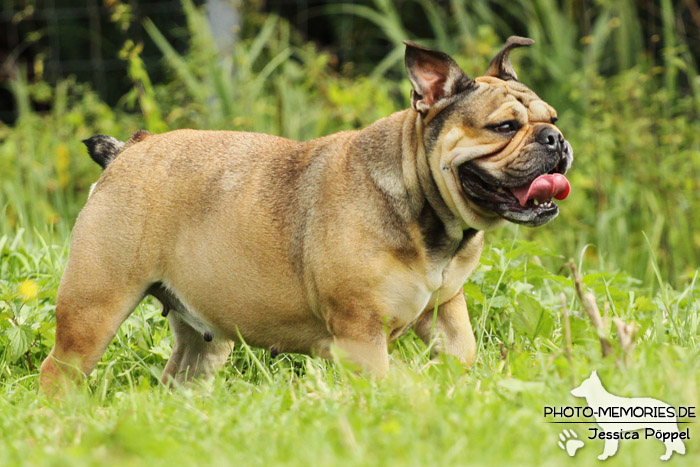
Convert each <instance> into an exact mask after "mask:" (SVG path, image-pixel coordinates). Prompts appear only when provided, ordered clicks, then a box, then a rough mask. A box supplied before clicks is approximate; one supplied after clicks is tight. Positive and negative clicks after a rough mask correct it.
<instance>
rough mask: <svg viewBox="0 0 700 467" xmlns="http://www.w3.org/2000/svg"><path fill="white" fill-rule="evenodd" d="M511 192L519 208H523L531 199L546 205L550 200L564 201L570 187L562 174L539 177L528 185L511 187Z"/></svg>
mask: <svg viewBox="0 0 700 467" xmlns="http://www.w3.org/2000/svg"><path fill="white" fill-rule="evenodd" d="M510 191H512V192H513V194H514V195H515V197H516V198H518V201H519V202H520V205H521V206H525V204H527V202H528V201H529V200H531V199H536V200H537V201H538V202H540V203H546V202H547V201H550V200H551V199H552V198H556V199H564V198H566V197H567V196H569V191H571V186H570V185H569V181H568V180H567V179H566V177H565V176H563V175H562V174H546V175H540V176H539V177H537V178H536V179H534V180H533V181H532V183H530V184H529V185H523V186H519V187H513V188H511V189H510Z"/></svg>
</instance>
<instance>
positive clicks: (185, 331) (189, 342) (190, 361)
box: [161, 310, 232, 384]
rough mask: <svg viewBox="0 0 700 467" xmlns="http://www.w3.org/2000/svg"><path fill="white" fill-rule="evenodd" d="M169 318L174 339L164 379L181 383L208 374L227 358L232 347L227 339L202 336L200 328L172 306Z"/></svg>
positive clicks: (213, 371)
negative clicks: (185, 319) (192, 324)
mask: <svg viewBox="0 0 700 467" xmlns="http://www.w3.org/2000/svg"><path fill="white" fill-rule="evenodd" d="M168 322H169V323H170V330H171V331H172V333H173V337H174V338H175V343H174V344H173V353H172V355H171V356H170V359H168V363H167V365H166V366H165V370H163V375H162V377H161V381H163V383H165V384H172V383H173V382H177V383H179V384H182V383H184V382H187V381H190V380H192V379H195V378H208V377H210V376H212V375H213V374H214V373H215V372H216V371H217V370H219V368H221V366H222V365H223V364H224V363H225V362H226V359H227V358H228V356H229V354H230V353H231V349H232V344H231V342H230V341H228V340H226V339H223V338H220V337H214V338H213V339H212V340H211V341H207V340H205V339H204V336H202V333H201V332H200V331H197V330H195V329H194V328H193V327H192V326H190V325H189V324H187V323H186V322H185V321H184V320H183V319H182V316H181V314H180V313H178V312H177V311H174V310H173V311H171V312H170V313H168Z"/></svg>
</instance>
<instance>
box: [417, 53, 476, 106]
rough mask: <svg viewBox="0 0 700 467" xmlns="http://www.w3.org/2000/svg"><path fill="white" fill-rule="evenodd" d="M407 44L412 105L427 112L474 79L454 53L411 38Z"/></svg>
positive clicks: (463, 88)
mask: <svg viewBox="0 0 700 467" xmlns="http://www.w3.org/2000/svg"><path fill="white" fill-rule="evenodd" d="M403 43H404V44H406V56H405V61H406V72H407V73H408V79H409V80H410V81H411V85H412V86H413V90H412V91H411V107H412V108H413V110H416V111H418V112H420V113H421V114H423V115H425V114H426V113H427V112H428V110H430V107H432V106H433V104H435V103H436V102H438V101H439V100H441V99H445V98H447V97H450V96H453V95H455V94H457V93H460V92H462V91H464V90H466V89H467V88H468V87H469V85H470V84H471V83H472V80H471V79H470V78H469V77H468V76H467V75H466V74H465V73H464V72H463V71H462V69H461V68H460V67H459V65H457V62H455V61H454V60H453V59H452V57H450V56H449V55H447V54H446V53H444V52H439V51H437V50H431V49H427V48H425V47H422V46H420V45H418V44H414V43H413V42H410V41H403Z"/></svg>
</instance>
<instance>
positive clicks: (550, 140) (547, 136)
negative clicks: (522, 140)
mask: <svg viewBox="0 0 700 467" xmlns="http://www.w3.org/2000/svg"><path fill="white" fill-rule="evenodd" d="M535 141H537V142H538V143H540V144H541V145H543V146H546V147H547V148H548V149H551V150H553V151H561V150H562V148H563V147H564V146H565V145H564V137H563V136H562V135H561V133H559V132H558V131H557V130H555V129H554V128H552V127H551V126H543V127H542V129H541V130H539V131H538V132H537V134H536V135H535Z"/></svg>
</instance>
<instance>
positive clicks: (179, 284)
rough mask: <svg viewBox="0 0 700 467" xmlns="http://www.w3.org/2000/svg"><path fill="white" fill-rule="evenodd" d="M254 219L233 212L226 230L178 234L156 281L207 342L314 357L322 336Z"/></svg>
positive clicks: (214, 227) (285, 264)
mask: <svg viewBox="0 0 700 467" xmlns="http://www.w3.org/2000/svg"><path fill="white" fill-rule="evenodd" d="M253 217H254V216H253ZM262 218H264V216H262V215H260V216H258V217H257V218H256V219H252V218H251V216H248V215H247V214H243V213H241V215H240V217H238V218H235V222H234V220H233V219H231V223H229V225H228V226H227V228H223V229H222V225H221V219H219V222H217V223H206V222H204V223H201V224H198V225H195V226H191V227H188V229H186V230H185V229H183V230H182V231H181V232H180V233H179V235H178V238H177V240H176V243H175V245H174V248H173V250H172V251H171V252H170V254H169V255H168V258H167V260H166V270H165V274H164V278H163V282H164V283H165V284H166V285H167V286H168V287H169V288H170V289H171V290H172V291H173V292H175V294H176V295H177V296H178V298H179V299H180V300H181V301H182V302H183V303H184V304H185V305H186V307H187V308H188V309H189V311H190V312H191V313H193V314H194V315H195V316H196V317H197V318H198V319H200V320H202V321H203V322H204V323H206V324H207V325H209V326H211V328H212V331H213V334H214V336H217V335H218V336H223V337H226V338H229V339H233V340H238V339H239V333H240V336H241V337H242V338H243V340H245V342H246V343H248V344H250V345H252V346H255V347H262V348H273V349H275V350H276V351H280V352H285V351H286V352H300V353H314V352H315V351H317V347H318V346H319V345H321V344H320V343H321V342H323V341H325V340H327V339H328V338H329V337H330V334H329V332H328V329H327V327H326V324H325V323H324V321H323V320H322V319H321V318H320V317H318V316H316V315H314V313H312V311H311V307H310V305H309V303H308V299H307V297H306V295H305V293H304V289H303V287H302V283H301V281H300V279H299V276H298V275H297V274H296V273H295V272H294V271H293V270H292V269H291V266H290V263H289V260H288V259H287V257H286V256H285V251H284V249H283V248H281V247H280V240H279V239H278V238H276V239H272V238H268V239H266V238H264V237H265V236H266V235H274V233H273V232H272V231H270V230H269V229H265V228H264V227H265V226H264V224H262V222H261V219H262ZM261 224H262V225H261ZM260 245H265V246H266V247H265V248H261V247H260ZM270 246H273V248H270Z"/></svg>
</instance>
